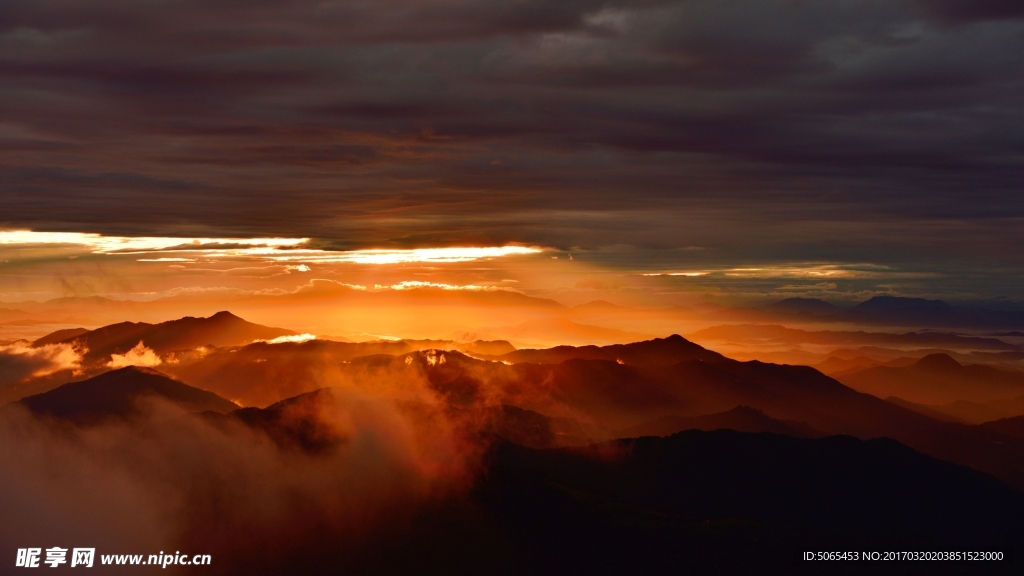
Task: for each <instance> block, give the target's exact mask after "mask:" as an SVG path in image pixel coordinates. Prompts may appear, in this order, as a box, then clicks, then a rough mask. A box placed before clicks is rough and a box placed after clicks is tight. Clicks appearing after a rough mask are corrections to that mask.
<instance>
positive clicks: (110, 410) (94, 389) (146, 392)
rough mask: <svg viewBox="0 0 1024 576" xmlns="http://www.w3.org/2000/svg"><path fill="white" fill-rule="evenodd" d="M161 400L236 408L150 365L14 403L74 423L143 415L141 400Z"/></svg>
mask: <svg viewBox="0 0 1024 576" xmlns="http://www.w3.org/2000/svg"><path fill="white" fill-rule="evenodd" d="M155 400H158V401H162V402H163V403H164V404H165V405H167V406H171V407H173V408H175V409H176V410H177V411H178V413H179V414H180V413H183V412H202V411H213V412H220V413H224V412H229V411H231V410H235V409H237V408H238V406H237V405H235V404H234V403H232V402H230V401H228V400H225V399H224V398H221V397H220V396H218V395H216V394H214V393H212V392H207V391H206V390H200V389H198V388H193V387H192V386H189V385H187V384H185V383H183V382H179V381H178V380H174V379H172V378H169V377H168V376H166V375H164V374H162V373H160V372H158V371H156V370H153V369H151V368H139V367H134V366H130V367H127V368H121V369H120V370H112V371H110V372H106V373H104V374H101V375H99V376H96V377H94V378H90V379H88V380H83V381H81V382H72V383H70V384H65V385H63V386H61V387H59V388H56V389H54V390H50V391H49V392H44V393H42V394H37V395H35V396H29V397H27V398H22V399H21V400H20V401H19V402H18V403H17V404H19V405H21V406H24V407H25V408H27V409H28V410H29V411H30V412H32V413H33V414H36V415H38V416H47V417H51V418H55V419H58V420H64V421H68V422H72V423H75V424H95V423H99V422H103V421H107V420H118V419H120V420H124V419H130V418H133V417H136V416H141V415H143V412H144V410H145V407H144V406H143V403H144V402H147V401H150V402H151V401H155Z"/></svg>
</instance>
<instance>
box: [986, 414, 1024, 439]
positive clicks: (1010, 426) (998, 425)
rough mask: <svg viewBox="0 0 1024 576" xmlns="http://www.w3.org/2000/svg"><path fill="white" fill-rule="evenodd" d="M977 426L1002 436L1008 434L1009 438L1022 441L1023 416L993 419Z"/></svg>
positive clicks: (1023, 435)
mask: <svg viewBox="0 0 1024 576" xmlns="http://www.w3.org/2000/svg"><path fill="white" fill-rule="evenodd" d="M979 427H980V428H984V429H986V430H991V431H992V432H995V433H997V434H1001V435H1003V436H1009V437H1011V438H1016V439H1017V440H1021V441H1024V416H1014V417H1013V418H1002V419H999V420H993V421H992V422H985V423H984V424H981V425H980V426H979Z"/></svg>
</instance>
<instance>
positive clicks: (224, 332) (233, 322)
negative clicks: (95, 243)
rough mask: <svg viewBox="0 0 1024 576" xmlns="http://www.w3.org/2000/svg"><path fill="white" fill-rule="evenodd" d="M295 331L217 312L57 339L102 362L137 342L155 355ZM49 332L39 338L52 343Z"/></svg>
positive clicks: (93, 331)
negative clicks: (141, 343)
mask: <svg viewBox="0 0 1024 576" xmlns="http://www.w3.org/2000/svg"><path fill="white" fill-rule="evenodd" d="M293 334H295V333H294V332H292V331H291V330H285V329H283V328H271V327H268V326H261V325H259V324H253V323H252V322H246V321H245V320H242V319H241V318H239V317H238V316H235V315H234V314H232V313H230V312H218V313H216V314H214V315H213V316H210V317H209V318H193V317H191V316H187V317H185V318H181V319H179V320H171V321H169V322H161V323H160V324H147V323H145V322H122V323H120V324H111V325H109V326H104V327H102V328H97V329H95V330H91V331H88V332H84V333H79V334H74V335H71V336H69V337H66V338H64V339H62V340H60V341H59V342H65V343H68V344H73V345H75V346H77V347H79V348H82V349H87V350H88V352H87V353H86V355H85V358H86V361H87V362H105V361H108V360H110V355H111V354H124V353H125V352H127V351H129V350H131V349H132V348H134V347H135V346H136V345H137V344H138V343H139V342H144V343H145V345H146V346H147V347H148V348H150V349H152V350H153V351H154V352H156V353H157V354H165V353H167V352H172V351H175V350H192V349H195V348H198V347H200V346H207V345H213V346H237V345H239V344H245V343H248V342H252V341H253V340H269V339H272V338H277V337H279V336H289V335H293ZM51 336H52V335H50V336H46V337H44V338H42V339H40V341H43V342H49V343H54V342H52V340H53V338H51Z"/></svg>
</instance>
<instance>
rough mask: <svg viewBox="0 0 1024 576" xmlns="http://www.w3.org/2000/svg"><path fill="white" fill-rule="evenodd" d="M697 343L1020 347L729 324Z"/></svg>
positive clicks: (958, 338)
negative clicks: (765, 342) (715, 341)
mask: <svg viewBox="0 0 1024 576" xmlns="http://www.w3.org/2000/svg"><path fill="white" fill-rule="evenodd" d="M689 337H690V338H692V339H694V340H697V341H701V342H703V341H708V340H717V341H723V342H747V341H750V342H764V341H768V342H771V343H775V344H789V345H796V344H816V345H831V346H857V345H874V346H916V347H923V348H936V347H940V346H941V347H949V348H961V349H970V350H1002V351H1017V350H1019V349H1020V347H1019V346H1016V345H1014V344H1010V343H1007V342H1004V341H1002V340H999V339H997V338H980V337H977V336H962V335H960V334H951V333H943V332H908V333H903V334H892V333H888V332H863V331H833V330H819V331H810V330H800V329H796V328H788V327H786V326H782V325H778V324H726V325H722V326H712V327H710V328H705V329H703V330H699V331H697V332H694V333H693V334H691V335H690V336H689Z"/></svg>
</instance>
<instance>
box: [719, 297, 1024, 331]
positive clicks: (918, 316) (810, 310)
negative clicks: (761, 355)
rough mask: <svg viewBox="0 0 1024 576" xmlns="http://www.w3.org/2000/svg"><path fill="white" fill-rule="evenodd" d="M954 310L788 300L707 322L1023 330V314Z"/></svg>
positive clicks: (933, 304)
mask: <svg viewBox="0 0 1024 576" xmlns="http://www.w3.org/2000/svg"><path fill="white" fill-rule="evenodd" d="M982 306H983V304H975V305H971V306H955V305H952V304H948V303H946V302H943V301H941V300H926V299H923V298H903V297H898V296H875V297H873V298H871V299H869V300H867V301H865V302H861V303H860V304H857V305H856V306H853V307H852V308H841V307H838V306H833V305H832V304H829V303H828V302H825V301H823V300H815V299H804V298H791V299H787V300H782V301H780V302H776V303H773V304H768V305H765V306H760V307H746V308H729V309H725V310H721V311H713V312H710V313H709V314H708V315H707V317H708V318H709V319H721V320H730V321H739V322H751V321H754V322H842V323H850V324H862V325H874V326H898V327H904V328H907V327H913V328H916V329H919V328H965V329H978V330H1013V329H1019V328H1022V327H1024V311H1022V310H1005V309H997V308H998V307H996V306H994V307H993V308H992V309H986V308H984V307H982Z"/></svg>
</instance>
